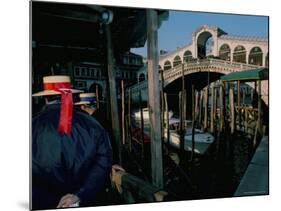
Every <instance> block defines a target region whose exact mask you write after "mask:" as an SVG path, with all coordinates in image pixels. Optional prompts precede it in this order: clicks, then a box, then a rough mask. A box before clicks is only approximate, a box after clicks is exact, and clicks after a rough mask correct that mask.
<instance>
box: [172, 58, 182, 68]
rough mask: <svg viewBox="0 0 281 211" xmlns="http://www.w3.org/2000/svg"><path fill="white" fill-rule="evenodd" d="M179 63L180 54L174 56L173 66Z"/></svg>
mask: <svg viewBox="0 0 281 211" xmlns="http://www.w3.org/2000/svg"><path fill="white" fill-rule="evenodd" d="M179 64H181V58H180V56H176V57H175V58H174V61H173V67H175V66H178V65H179Z"/></svg>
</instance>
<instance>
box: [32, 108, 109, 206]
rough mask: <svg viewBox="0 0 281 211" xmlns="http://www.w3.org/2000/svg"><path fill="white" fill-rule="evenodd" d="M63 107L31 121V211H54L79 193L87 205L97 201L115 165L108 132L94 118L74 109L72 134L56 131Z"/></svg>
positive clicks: (49, 109) (47, 110) (52, 109)
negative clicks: (66, 198)
mask: <svg viewBox="0 0 281 211" xmlns="http://www.w3.org/2000/svg"><path fill="white" fill-rule="evenodd" d="M59 115H60V105H58V104H56V105H48V106H46V107H45V108H44V109H43V111H42V112H40V113H39V114H38V115H37V116H35V117H33V119H32V206H33V207H32V208H33V209H48V208H55V207H56V206H57V205H58V203H59V200H60V198H61V197H62V196H63V195H65V194H67V193H73V194H76V195H77V196H78V197H79V198H80V199H81V202H82V204H83V203H84V204H85V205H86V204H88V203H91V202H93V201H94V200H95V197H96V195H97V193H98V192H99V191H100V190H101V188H102V187H103V185H104V182H105V180H106V178H107V177H108V175H109V173H110V170H111V165H112V149H111V145H110V140H109V138H108V135H107V133H106V132H105V130H104V129H103V128H102V126H101V125H100V124H99V123H98V122H97V121H96V120H95V119H94V118H92V117H91V116H89V115H87V114H84V113H82V112H80V111H77V110H73V119H72V132H71V134H70V135H60V134H59V133H58V132H57V127H58V121H59Z"/></svg>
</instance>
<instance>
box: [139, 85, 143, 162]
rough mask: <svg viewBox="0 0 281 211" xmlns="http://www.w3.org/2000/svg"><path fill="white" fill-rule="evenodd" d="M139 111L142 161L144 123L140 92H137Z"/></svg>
mask: <svg viewBox="0 0 281 211" xmlns="http://www.w3.org/2000/svg"><path fill="white" fill-rule="evenodd" d="M139 110H140V136H141V160H142V162H143V161H144V134H143V133H144V122H143V110H142V96H141V90H139Z"/></svg>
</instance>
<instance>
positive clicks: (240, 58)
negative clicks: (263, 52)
mask: <svg viewBox="0 0 281 211" xmlns="http://www.w3.org/2000/svg"><path fill="white" fill-rule="evenodd" d="M233 61H234V62H239V63H246V49H245V48H244V46H242V45H239V46H237V47H236V48H235V49H234V52H233Z"/></svg>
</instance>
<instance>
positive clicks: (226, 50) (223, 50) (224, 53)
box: [219, 44, 231, 61]
mask: <svg viewBox="0 0 281 211" xmlns="http://www.w3.org/2000/svg"><path fill="white" fill-rule="evenodd" d="M230 54H231V50H230V47H229V45H228V44H223V45H222V46H221V47H220V51H219V57H220V58H221V59H223V60H226V61H230Z"/></svg>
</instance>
